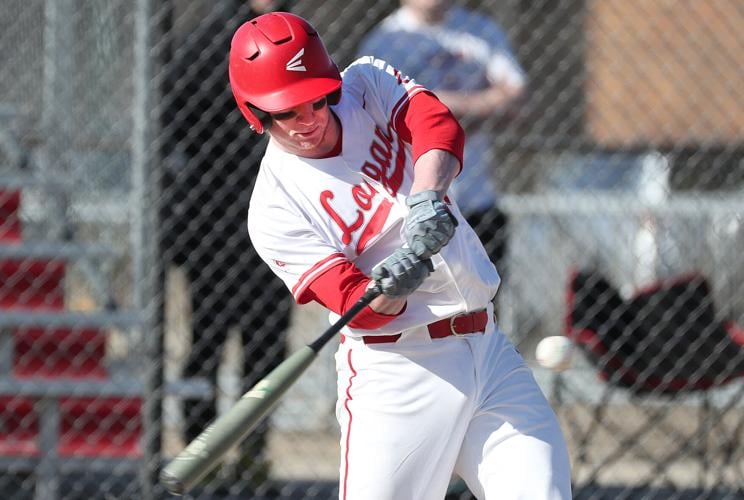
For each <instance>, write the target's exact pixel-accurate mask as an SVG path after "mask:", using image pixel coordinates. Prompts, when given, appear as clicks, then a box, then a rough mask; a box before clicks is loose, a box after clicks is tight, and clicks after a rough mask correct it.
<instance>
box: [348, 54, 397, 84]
mask: <svg viewBox="0 0 744 500" xmlns="http://www.w3.org/2000/svg"><path fill="white" fill-rule="evenodd" d="M387 66H389V64H388V63H387V62H386V61H384V60H382V59H380V58H378V57H375V56H361V57H358V58H357V59H356V60H354V61H353V62H352V63H351V64H349V65H348V66H347V67H346V69H344V70H343V72H342V73H341V76H342V77H343V80H344V82H346V81H347V80H348V81H349V82H353V81H355V80H359V79H363V78H369V77H373V76H375V75H376V74H379V73H380V72H381V71H385V69H386V68H387Z"/></svg>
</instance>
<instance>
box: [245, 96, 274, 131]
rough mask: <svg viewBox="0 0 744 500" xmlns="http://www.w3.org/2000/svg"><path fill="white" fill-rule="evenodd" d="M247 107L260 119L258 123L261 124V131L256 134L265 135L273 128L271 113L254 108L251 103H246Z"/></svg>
mask: <svg viewBox="0 0 744 500" xmlns="http://www.w3.org/2000/svg"><path fill="white" fill-rule="evenodd" d="M245 105H246V107H247V108H248V109H249V110H250V112H251V113H253V115H254V116H255V117H256V118H257V119H258V122H259V123H260V124H261V130H256V132H258V133H259V134H263V133H264V132H266V131H267V130H268V129H269V128H271V123H272V120H271V115H270V114H269V113H267V112H266V111H264V110H262V109H259V108H257V107H255V106H253V105H252V104H251V103H249V102H246V103H245Z"/></svg>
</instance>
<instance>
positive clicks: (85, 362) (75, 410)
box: [0, 186, 142, 458]
mask: <svg viewBox="0 0 744 500" xmlns="http://www.w3.org/2000/svg"><path fill="white" fill-rule="evenodd" d="M20 207H21V191H20V189H10V188H3V187H2V186H0V246H3V245H20V244H21V242H22V228H21V218H20V216H19V210H20ZM16 248H17V247H16ZM65 271H66V262H65V260H64V259H61V258H59V259H53V258H50V259H45V258H38V257H28V258H26V257H23V258H20V259H19V258H13V259H4V258H0V314H2V311H3V310H5V311H11V310H12V311H29V312H30V313H33V312H40V311H44V312H60V313H62V312H64V311H65V286H64V278H65ZM0 335H4V336H8V337H6V338H10V339H11V340H10V342H7V341H6V342H4V343H3V345H4V346H8V345H11V346H12V347H11V349H12V353H10V354H8V353H5V358H6V359H10V360H11V365H12V366H11V367H9V368H10V371H9V373H1V374H0V377H5V378H9V379H13V380H41V381H44V382H45V383H49V384H53V383H54V382H55V381H60V382H61V381H65V382H70V381H73V382H74V381H75V380H78V381H80V380H84V381H99V382H101V384H102V387H103V386H104V385H105V382H106V380H107V378H108V377H109V373H108V372H107V369H106V363H105V358H106V332H105V331H103V330H101V329H96V328H90V327H85V326H81V327H79V328H68V327H65V328H60V327H53V328H52V327H45V325H35V326H33V327H28V326H27V327H22V328H21V327H17V328H13V329H12V330H11V331H2V332H0ZM102 394H104V395H102V396H101V397H97V398H92V397H79V396H75V395H73V394H70V395H63V396H54V397H55V398H56V399H55V401H56V404H57V405H58V409H59V413H58V418H59V429H58V432H57V443H58V449H57V453H58V454H59V455H60V456H75V457H106V458H112V457H119V458H121V457H123V458H139V457H141V455H142V453H141V450H140V445H139V441H140V437H141V435H142V423H141V418H140V411H141V407H142V399H141V398H139V397H123V396H111V395H105V390H102ZM39 401H40V399H39V396H38V395H35V396H32V397H28V396H25V395H23V394H19V395H12V394H11V395H8V394H4V395H0V456H4V457H14V456H23V457H38V456H39V455H40V453H42V450H40V445H39V435H40V427H42V424H41V419H42V418H43V416H42V414H41V413H40V410H39V407H40V406H39V404H37V403H38V402H39Z"/></svg>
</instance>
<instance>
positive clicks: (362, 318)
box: [298, 259, 405, 330]
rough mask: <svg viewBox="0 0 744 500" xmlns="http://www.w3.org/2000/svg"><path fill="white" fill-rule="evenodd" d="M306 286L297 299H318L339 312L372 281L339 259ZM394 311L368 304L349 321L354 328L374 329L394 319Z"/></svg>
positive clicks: (307, 300)
mask: <svg viewBox="0 0 744 500" xmlns="http://www.w3.org/2000/svg"><path fill="white" fill-rule="evenodd" d="M324 269H325V270H324V271H323V272H322V273H320V274H315V278H314V279H313V281H312V282H311V283H309V285H308V286H307V287H306V288H305V290H304V292H303V294H302V296H301V297H300V298H299V299H298V302H299V303H300V304H305V303H307V302H310V301H311V300H315V301H316V302H318V303H319V304H321V305H323V306H324V307H326V308H328V309H330V310H331V311H333V312H335V313H336V314H344V313H345V312H346V311H348V310H349V309H350V308H351V306H353V305H354V304H355V303H356V302H357V301H359V299H360V298H361V297H362V295H363V294H364V292H365V291H366V290H367V286H368V285H369V282H370V281H371V280H370V279H369V278H368V277H367V276H366V275H365V274H364V273H363V272H362V271H361V270H360V269H359V268H358V267H356V266H355V265H354V264H353V263H351V262H349V261H348V260H345V259H344V260H343V261H337V262H335V264H334V265H333V266H332V267H325V268H324ZM404 310H405V307H404V308H403V310H401V312H400V313H398V314H395V315H388V314H380V313H378V312H375V311H374V310H372V308H371V307H369V306H367V307H365V308H364V309H362V310H361V311H360V312H359V314H357V315H356V316H355V317H354V319H352V320H351V321H350V322H349V326H350V327H351V328H359V329H361V330H374V329H376V328H380V327H381V326H384V325H386V324H388V323H389V322H391V321H392V320H393V319H395V318H396V317H397V316H399V315H400V314H401V313H402V312H403V311H404Z"/></svg>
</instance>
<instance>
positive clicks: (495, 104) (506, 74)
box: [359, 0, 526, 275]
mask: <svg viewBox="0 0 744 500" xmlns="http://www.w3.org/2000/svg"><path fill="white" fill-rule="evenodd" d="M452 3H453V2H452V1H450V0H401V7H400V8H399V9H397V10H396V11H395V12H393V13H392V14H391V15H389V16H388V17H387V18H385V19H384V20H383V21H382V22H381V23H380V24H379V26H378V27H376V28H375V29H373V30H372V31H371V32H370V33H369V34H368V35H367V37H366V38H365V39H364V40H363V41H362V43H361V45H360V50H359V54H360V55H373V56H376V57H379V58H381V59H384V60H385V61H387V62H389V63H391V64H392V65H393V66H396V67H397V68H399V69H400V70H401V72H402V73H404V74H409V75H416V81H418V82H419V83H421V84H422V85H424V86H426V87H427V88H429V89H431V90H433V91H434V92H435V93H436V95H437V97H439V99H440V100H441V101H442V102H444V103H445V104H446V105H447V106H448V107H449V108H450V109H451V110H452V112H453V113H455V115H457V117H458V118H459V119H460V122H461V123H462V125H463V127H465V130H466V133H467V135H466V142H465V159H464V166H463V170H462V173H461V174H460V175H459V177H458V178H457V179H456V181H455V183H454V184H453V188H452V191H453V193H454V195H455V199H456V200H457V204H458V206H459V207H460V210H461V211H462V213H463V215H465V217H466V218H467V219H468V222H469V223H470V225H471V226H473V228H474V229H475V230H476V232H477V233H478V235H479V236H480V238H481V241H482V242H483V245H484V246H485V248H486V250H487V251H488V253H489V255H490V256H491V260H492V261H493V262H494V263H495V264H496V267H497V268H498V270H499V272H500V273H501V274H502V275H503V273H504V271H505V266H504V261H503V257H504V254H505V251H506V224H507V217H506V214H504V213H503V212H502V211H501V210H500V209H499V207H498V190H497V187H496V185H495V182H494V173H493V171H492V169H493V168H495V167H496V166H497V159H496V158H494V151H493V144H494V142H495V141H494V137H495V134H496V133H497V131H498V129H499V126H500V125H503V124H504V123H505V122H506V121H507V120H508V119H509V118H510V116H512V115H513V112H514V111H515V110H516V108H517V105H518V104H519V103H520V101H521V99H520V98H521V97H522V96H523V95H524V93H525V84H526V82H525V73H524V71H523V70H522V68H521V67H520V65H519V63H518V62H517V61H516V59H515V57H514V55H513V54H512V50H511V48H510V45H509V41H508V40H507V37H506V35H505V33H504V31H503V30H502V29H501V28H500V27H499V26H498V25H497V24H496V23H495V21H493V20H491V19H489V18H488V17H487V16H486V15H484V14H482V13H478V12H474V11H468V10H465V9H463V8H460V7H457V6H453V5H452Z"/></svg>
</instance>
